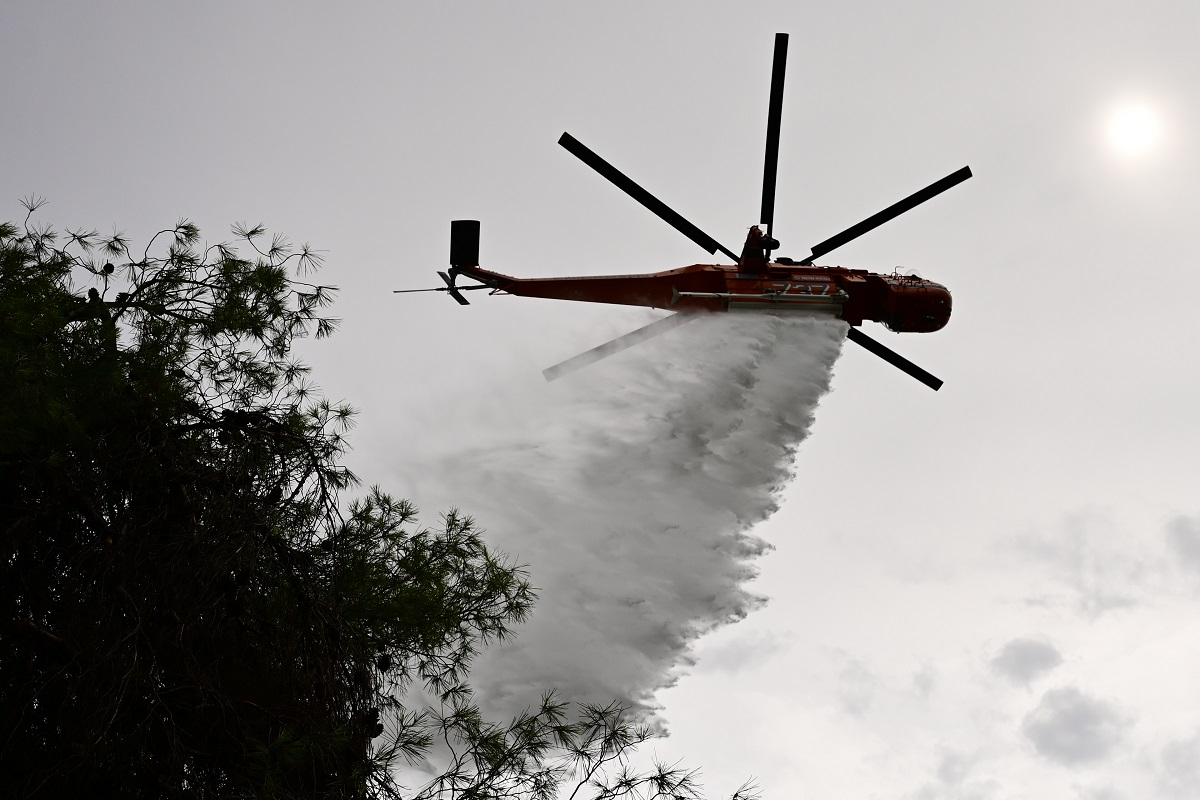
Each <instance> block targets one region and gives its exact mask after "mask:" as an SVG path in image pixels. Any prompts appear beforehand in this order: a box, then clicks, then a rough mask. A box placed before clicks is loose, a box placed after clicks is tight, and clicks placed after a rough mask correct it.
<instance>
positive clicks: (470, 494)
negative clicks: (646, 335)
mask: <svg viewBox="0 0 1200 800" xmlns="http://www.w3.org/2000/svg"><path fill="white" fill-rule="evenodd" d="M844 335H845V324H844V323H842V322H840V321H837V320H833V319H827V318H812V317H789V318H780V317H768V316H749V315H747V316H741V315H735V314H728V315H712V316H711V317H706V318H703V319H701V320H699V321H696V322H693V323H691V324H690V325H688V326H686V327H685V328H682V329H680V330H677V331H673V332H672V333H669V334H666V335H664V336H662V337H660V338H658V339H655V340H652V341H651V342H647V343H644V344H642V345H639V346H638V347H636V348H633V349H631V350H628V351H626V352H625V353H622V354H620V355H619V356H617V357H614V358H611V359H608V360H606V361H604V362H601V363H600V364H597V365H594V366H592V367H589V368H588V369H586V370H583V371H581V372H578V373H575V374H573V375H571V376H569V377H568V378H566V379H563V380H561V381H559V382H556V383H554V384H550V385H545V384H540V385H538V386H536V387H532V388H531V389H530V391H529V392H528V393H527V394H526V395H525V396H522V397H519V398H517V399H516V400H515V401H512V400H506V399H505V398H503V397H501V396H500V395H499V393H489V394H488V395H487V396H480V397H478V398H474V399H472V400H471V402H475V403H476V404H477V405H478V406H479V411H480V414H479V415H478V419H479V420H481V421H480V422H478V423H477V424H478V427H479V430H478V432H477V435H476V436H475V438H474V445H473V446H472V447H471V448H470V449H468V450H459V451H458V452H450V453H443V454H442V455H441V456H440V457H439V458H436V459H432V460H431V461H430V463H427V464H425V465H424V466H425V469H424V471H423V473H422V474H421V475H419V476H414V480H413V483H415V484H416V486H415V488H416V492H415V496H416V497H419V498H422V499H421V503H422V504H423V505H429V503H430V502H431V501H432V502H435V503H437V504H438V505H440V506H441V507H446V501H448V500H451V499H453V502H455V503H457V504H458V505H459V506H460V507H461V508H462V509H463V510H464V511H466V512H468V513H471V514H472V515H474V516H475V517H476V518H477V519H478V520H480V522H481V524H483V525H484V526H485V527H486V528H487V534H486V539H487V541H488V542H489V543H490V544H492V545H493V546H495V547H498V548H500V549H502V550H504V551H505V552H508V553H511V554H513V555H514V556H515V557H516V558H518V559H519V560H521V561H523V562H525V563H528V564H529V569H530V574H531V577H532V582H533V583H534V585H536V586H538V587H539V589H540V592H539V599H538V604H537V606H536V607H535V609H534V612H533V614H532V616H531V618H530V619H529V620H528V621H527V622H526V623H525V624H523V625H522V626H520V627H519V628H518V629H517V630H516V631H515V634H516V635H515V637H514V638H513V639H512V640H510V641H509V642H507V643H505V644H503V645H497V646H492V647H489V648H488V649H487V650H485V651H484V652H483V653H482V654H481V656H480V658H479V659H478V661H477V663H476V665H475V668H474V669H473V671H472V678H471V680H472V684H473V685H474V686H475V688H476V690H477V693H478V697H479V698H480V700H481V702H482V703H483V705H484V708H485V710H487V711H488V712H489V713H493V714H497V715H511V714H513V713H516V712H519V711H520V710H521V709H523V708H525V707H526V706H528V705H529V704H531V703H535V702H536V701H537V699H538V697H539V694H540V693H541V692H542V691H543V690H545V689H547V688H551V687H554V688H557V689H558V690H559V692H560V694H561V696H562V697H563V698H564V699H566V700H570V701H587V702H598V703H608V702H611V701H613V700H619V701H623V702H625V703H628V704H631V705H634V706H635V707H638V708H641V709H642V710H643V711H649V710H652V709H653V708H654V700H653V694H654V692H655V691H656V690H658V689H660V688H662V687H665V686H669V685H671V683H672V682H673V681H674V680H676V679H677V677H678V675H679V673H680V670H681V669H683V668H685V667H687V666H689V665H690V664H691V660H692V656H691V654H690V648H691V644H692V642H694V641H695V640H696V638H697V637H699V636H700V635H702V634H703V633H705V632H708V631H711V630H713V629H715V628H717V627H720V626H723V625H726V624H728V623H730V622H734V621H736V620H739V619H741V618H743V617H745V616H746V614H748V613H750V612H751V611H753V610H754V609H755V608H757V607H759V606H760V605H761V604H762V603H763V602H765V601H764V599H763V598H761V597H759V596H758V595H756V594H754V593H753V592H751V591H749V590H748V588H747V587H746V583H747V581H749V580H750V579H752V578H753V577H754V575H755V568H754V565H753V562H754V560H755V559H756V558H757V557H759V556H760V555H762V554H763V553H765V552H767V551H768V550H769V549H770V545H768V544H767V543H766V542H765V541H763V540H762V539H760V538H758V537H756V536H754V535H752V534H751V533H750V529H751V528H752V527H753V526H754V525H755V524H757V523H759V522H761V521H762V520H763V519H765V518H766V517H768V516H769V515H771V514H772V513H774V511H775V510H776V508H777V506H778V497H777V494H778V492H779V490H780V489H781V488H782V487H783V486H784V485H786V483H787V482H788V481H789V480H790V478H791V475H792V465H793V458H794V454H795V451H796V448H797V447H798V446H799V444H800V442H801V441H802V440H803V439H804V438H805V437H806V436H807V434H808V431H809V427H810V425H811V424H812V421H813V414H814V411H815V409H816V405H817V402H818V401H819V399H820V398H821V396H822V395H824V393H825V392H826V391H827V389H828V386H829V380H830V368H831V366H832V364H833V362H834V361H835V360H836V358H837V356H838V354H839V352H840V349H841V344H842V340H843V337H844ZM506 403H509V404H511V405H513V406H516V407H513V408H511V410H510V411H509V412H508V413H503V412H504V411H505V404H506ZM454 416H455V418H456V419H458V420H465V419H471V418H472V416H473V414H472V410H471V409H470V408H464V409H460V410H456V413H455V415H454ZM498 416H499V417H500V420H501V421H500V422H499V423H498V422H497V417H498ZM439 492H441V494H439ZM451 492H452V494H450V493H451Z"/></svg>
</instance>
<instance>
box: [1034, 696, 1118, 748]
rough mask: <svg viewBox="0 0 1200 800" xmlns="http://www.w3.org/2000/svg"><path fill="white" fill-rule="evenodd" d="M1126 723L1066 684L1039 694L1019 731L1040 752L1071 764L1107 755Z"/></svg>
mask: <svg viewBox="0 0 1200 800" xmlns="http://www.w3.org/2000/svg"><path fill="white" fill-rule="evenodd" d="M1129 724H1130V721H1129V720H1128V719H1127V718H1126V717H1125V716H1124V715H1122V714H1121V713H1120V712H1119V711H1117V709H1116V708H1114V707H1113V706H1112V705H1111V704H1109V703H1106V702H1105V701H1103V700H1099V699H1097V698H1094V697H1089V696H1088V695H1086V694H1084V693H1083V692H1081V691H1079V690H1078V689H1075V688H1073V687H1068V688H1065V689H1053V690H1051V691H1049V692H1046V693H1045V694H1044V695H1042V701H1041V703H1039V704H1038V707H1037V708H1035V709H1034V710H1033V711H1031V712H1029V714H1027V715H1026V716H1025V720H1024V721H1023V722H1022V723H1021V732H1022V733H1024V734H1025V736H1026V738H1028V739H1029V741H1030V742H1032V743H1033V746H1034V748H1036V749H1037V751H1038V753H1040V754H1041V755H1043V756H1045V757H1046V758H1048V759H1050V760H1051V761H1057V762H1058V763H1060V764H1065V765H1067V766H1075V765H1079V764H1086V763H1090V762H1094V761H1099V760H1101V759H1103V758H1104V757H1105V756H1107V755H1108V754H1109V753H1110V752H1112V750H1113V748H1115V747H1116V746H1117V744H1118V743H1119V742H1120V741H1121V739H1122V737H1123V735H1124V732H1125V729H1126V728H1127V727H1128V726H1129Z"/></svg>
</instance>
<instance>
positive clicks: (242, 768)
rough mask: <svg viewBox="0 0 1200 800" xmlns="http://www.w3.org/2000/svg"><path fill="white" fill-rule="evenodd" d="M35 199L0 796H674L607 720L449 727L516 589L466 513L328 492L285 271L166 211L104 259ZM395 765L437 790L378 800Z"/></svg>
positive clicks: (520, 610)
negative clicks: (422, 515)
mask: <svg viewBox="0 0 1200 800" xmlns="http://www.w3.org/2000/svg"><path fill="white" fill-rule="evenodd" d="M39 205H40V201H34V200H31V201H27V202H26V204H25V206H26V209H27V211H28V214H27V215H26V218H25V221H24V223H23V225H13V224H9V223H5V224H2V225H0V553H2V555H3V559H2V560H0V775H3V776H4V783H5V785H6V786H7V787H9V789H10V790H11V791H12V792H13V794H14V795H15V796H18V797H49V798H57V797H110V796H111V797H127V798H174V797H178V798H226V797H229V798H233V797H272V798H274V797H289V798H290V797H297V798H299V797H304V798H358V797H401V796H413V797H419V798H424V799H425V800H434V798H443V797H444V798H449V797H462V798H475V797H478V798H482V797H501V796H504V797H529V798H551V797H554V796H556V794H557V792H558V791H559V790H560V789H561V788H562V787H563V786H565V785H568V784H569V782H570V781H571V780H574V781H575V782H576V793H578V792H579V791H580V790H581V789H582V788H583V787H585V786H587V787H590V789H588V790H589V791H591V792H592V793H593V794H594V795H595V796H598V797H623V796H644V797H650V796H667V797H695V796H698V795H697V791H698V790H697V789H696V786H695V784H694V774H693V773H690V772H687V771H683V770H679V769H674V768H667V767H663V766H661V765H660V766H657V767H656V768H655V769H654V770H653V771H651V772H650V773H648V774H639V773H636V772H633V771H631V770H630V768H629V766H628V760H629V754H630V752H631V751H632V749H633V748H634V747H636V745H637V744H639V743H641V742H643V741H645V740H646V739H647V738H648V737H649V736H650V731H649V729H647V728H646V727H644V726H642V725H639V724H637V723H636V721H631V720H630V719H629V718H628V716H627V714H626V711H625V709H623V708H622V707H620V706H617V705H613V706H608V707H606V708H599V707H585V708H582V709H579V710H578V711H577V713H576V714H575V715H574V716H572V717H570V718H568V709H567V708H566V706H564V705H563V704H562V703H560V702H558V701H557V700H556V699H555V697H554V695H553V693H550V692H548V693H547V694H546V696H545V697H544V698H543V701H542V703H541V705H540V706H539V707H538V708H537V709H536V710H533V711H531V712H528V713H526V714H524V715H521V716H520V717H518V718H517V719H515V720H512V721H511V722H509V723H507V724H504V725H500V724H496V723H489V722H487V721H485V720H484V719H483V718H482V716H481V715H480V714H479V711H478V709H477V707H476V706H475V704H474V703H473V702H472V700H471V692H470V688H469V686H468V685H467V684H466V679H467V677H468V669H469V666H470V662H471V658H472V656H473V655H474V654H475V653H476V652H477V651H478V649H479V648H480V647H482V646H484V645H486V644H487V643H488V642H490V641H493V640H499V639H503V638H504V637H506V636H508V635H510V633H511V632H512V630H513V626H514V625H515V624H516V623H519V622H520V621H521V620H522V619H523V618H524V617H525V616H526V615H527V614H528V613H529V611H530V609H531V607H532V604H533V601H534V593H533V591H532V589H531V588H530V584H529V582H528V579H527V575H526V573H525V571H524V570H523V569H522V568H520V567H519V566H517V565H516V564H515V563H514V562H512V561H511V560H510V559H509V558H508V557H506V556H504V555H503V554H498V553H494V552H492V551H491V550H489V549H488V548H487V546H486V545H485V543H484V541H483V540H482V539H481V538H480V534H479V531H477V530H476V528H475V525H474V522H473V521H472V520H471V519H470V518H469V517H466V516H463V515H461V514H459V513H457V512H453V511H452V512H449V513H447V514H445V515H444V516H443V517H442V519H441V524H440V525H439V526H437V528H436V529H433V530H431V529H427V528H421V527H419V526H418V525H417V517H416V510H415V509H414V508H413V506H412V505H411V504H410V503H408V502H406V501H404V500H397V499H394V498H392V497H390V496H388V495H387V494H386V493H384V492H383V491H381V490H380V489H378V488H371V489H369V490H368V491H367V492H365V494H364V495H363V496H362V497H361V498H359V499H347V498H346V497H345V495H346V493H347V492H348V490H351V489H354V488H356V487H357V486H358V482H357V480H356V478H355V477H354V476H353V475H352V474H351V473H350V472H349V471H348V470H347V469H346V468H345V467H344V466H342V465H340V463H339V459H340V457H341V456H342V454H343V453H344V451H345V448H346V441H345V439H344V435H345V433H346V431H347V430H348V429H349V428H350V426H351V424H352V422H353V418H354V411H353V410H352V409H351V408H350V407H348V406H345V405H333V404H330V403H329V402H327V401H326V400H324V399H322V398H321V396H320V395H319V393H318V392H316V390H315V388H314V387H313V385H312V384H311V383H310V382H309V378H308V369H307V368H306V367H305V366H304V365H302V364H301V363H299V362H297V361H296V360H295V359H294V358H293V357H292V345H293V342H294V340H295V339H296V338H297V337H300V336H304V335H307V334H309V333H312V334H315V335H316V336H317V337H324V336H328V335H329V334H330V333H332V332H333V331H334V329H335V327H336V320H333V319H331V318H329V317H326V316H322V313H323V311H324V309H325V308H326V307H327V306H328V305H329V303H330V301H331V299H332V294H333V287H330V286H326V285H322V284H318V283H313V282H310V281H308V280H306V279H307V278H309V276H311V275H312V274H313V273H314V272H315V271H316V270H317V268H318V267H319V266H320V258H319V256H318V254H317V253H316V252H315V251H313V250H312V249H311V248H310V247H308V246H307V245H305V246H304V247H301V248H299V249H293V248H292V247H291V246H290V244H289V243H288V242H287V241H286V240H285V239H283V238H282V237H279V236H275V237H274V238H273V239H270V240H268V238H267V235H266V232H265V230H264V229H263V228H262V226H254V227H249V226H244V225H239V226H235V227H234V229H233V232H234V235H235V237H236V241H237V245H236V246H234V245H231V244H226V243H219V244H214V245H202V244H201V240H200V235H199V231H198V230H197V228H196V226H195V225H193V224H192V223H190V222H188V221H186V220H181V221H180V222H179V223H177V224H176V225H175V226H173V227H172V228H170V229H168V230H164V231H162V232H160V233H159V234H158V235H156V236H155V237H153V239H152V240H151V241H150V243H149V244H148V245H146V247H145V248H144V249H143V250H141V251H134V250H133V249H132V248H131V246H130V243H129V242H128V241H127V239H126V237H125V236H123V235H122V234H119V233H118V234H113V235H111V236H107V237H104V236H100V235H99V234H97V233H96V232H95V231H82V230H80V231H70V230H68V231H67V232H66V234H65V235H62V234H59V233H57V232H56V231H54V230H53V229H51V228H49V227H45V226H39V225H36V224H34V222H33V221H32V216H33V213H34V211H35V210H36V209H37V207H38V206H39ZM239 248H240V249H241V250H243V251H245V252H246V253H248V255H243V254H241V253H240V252H239ZM293 271H294V272H295V273H296V274H295V275H292V274H291V273H292V272H293ZM84 286H86V290H85V289H84V288H82V287H84ZM413 687H419V688H420V689H421V690H422V691H423V693H424V695H425V696H427V697H433V698H435V699H436V700H435V703H434V707H414V708H410V707H408V705H410V703H409V701H407V700H406V698H408V697H410V694H409V690H410V689H412V688H413ZM435 742H437V743H438V745H437V746H436V747H435ZM406 763H407V764H410V765H411V764H423V765H425V767H426V768H429V766H430V765H431V764H436V765H438V766H437V768H436V769H435V770H434V771H435V772H436V773H437V775H436V777H434V778H433V779H432V780H430V781H429V782H428V783H426V784H425V785H424V786H419V787H415V788H414V789H412V790H411V791H409V790H406V789H403V788H402V787H401V786H400V785H399V783H398V780H399V778H398V773H397V771H396V770H397V767H401V766H403V765H404V764H406ZM742 796H743V797H744V796H746V795H745V794H744V793H743V794H742Z"/></svg>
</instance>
